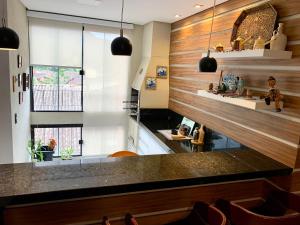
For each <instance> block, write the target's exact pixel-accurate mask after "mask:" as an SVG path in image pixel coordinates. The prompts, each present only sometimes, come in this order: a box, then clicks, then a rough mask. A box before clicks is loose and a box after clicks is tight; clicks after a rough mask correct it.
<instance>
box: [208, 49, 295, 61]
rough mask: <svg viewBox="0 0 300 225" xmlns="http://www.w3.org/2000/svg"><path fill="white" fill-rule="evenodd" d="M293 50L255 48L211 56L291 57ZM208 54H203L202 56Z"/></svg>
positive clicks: (234, 57) (220, 57) (221, 57)
mask: <svg viewBox="0 0 300 225" xmlns="http://www.w3.org/2000/svg"><path fill="white" fill-rule="evenodd" d="M292 54H293V52H290V51H274V50H269V49H255V50H243V51H232V52H212V53H210V56H211V57H214V58H216V59H241V58H242V59H291V58H292ZM205 56H207V54H206V53H205V54H202V57H205Z"/></svg>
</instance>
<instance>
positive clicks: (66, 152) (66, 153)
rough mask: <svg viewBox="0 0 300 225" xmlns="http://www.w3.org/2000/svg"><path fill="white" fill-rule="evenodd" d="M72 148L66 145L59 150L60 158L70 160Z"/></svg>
mask: <svg viewBox="0 0 300 225" xmlns="http://www.w3.org/2000/svg"><path fill="white" fill-rule="evenodd" d="M73 152H74V149H73V148H72V147H67V148H65V149H64V150H62V151H61V159H62V160H71V159H72V154H73Z"/></svg>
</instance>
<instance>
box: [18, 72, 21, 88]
mask: <svg viewBox="0 0 300 225" xmlns="http://www.w3.org/2000/svg"><path fill="white" fill-rule="evenodd" d="M17 81H18V87H21V82H22V81H21V74H18V77H17Z"/></svg>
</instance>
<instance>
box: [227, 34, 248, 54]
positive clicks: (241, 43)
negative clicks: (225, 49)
mask: <svg viewBox="0 0 300 225" xmlns="http://www.w3.org/2000/svg"><path fill="white" fill-rule="evenodd" d="M251 39H252V37H248V38H247V39H246V40H245V39H243V38H242V37H238V38H237V39H236V40H234V41H233V42H231V45H232V50H233V51H242V50H245V44H246V43H248V42H249V41H250V40H251Z"/></svg>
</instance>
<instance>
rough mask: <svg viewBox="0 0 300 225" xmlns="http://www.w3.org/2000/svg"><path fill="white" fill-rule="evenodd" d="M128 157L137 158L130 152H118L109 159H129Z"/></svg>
mask: <svg viewBox="0 0 300 225" xmlns="http://www.w3.org/2000/svg"><path fill="white" fill-rule="evenodd" d="M130 156H138V154H136V153H135V152H130V151H119V152H115V153H113V154H111V155H110V156H109V157H114V158H118V157H130Z"/></svg>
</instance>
